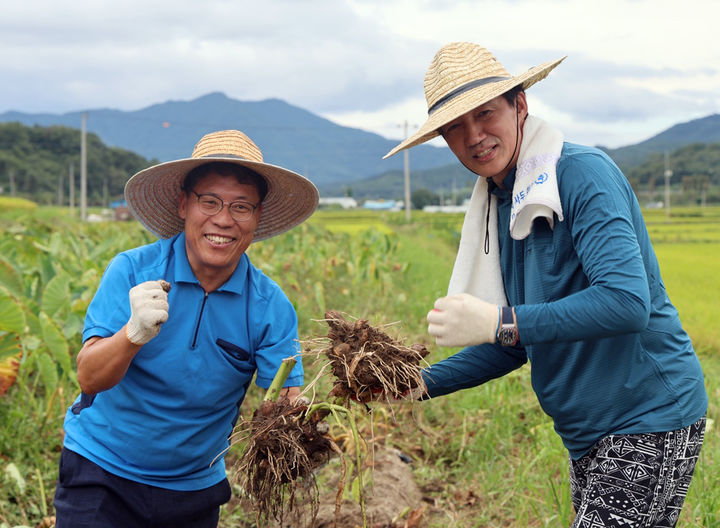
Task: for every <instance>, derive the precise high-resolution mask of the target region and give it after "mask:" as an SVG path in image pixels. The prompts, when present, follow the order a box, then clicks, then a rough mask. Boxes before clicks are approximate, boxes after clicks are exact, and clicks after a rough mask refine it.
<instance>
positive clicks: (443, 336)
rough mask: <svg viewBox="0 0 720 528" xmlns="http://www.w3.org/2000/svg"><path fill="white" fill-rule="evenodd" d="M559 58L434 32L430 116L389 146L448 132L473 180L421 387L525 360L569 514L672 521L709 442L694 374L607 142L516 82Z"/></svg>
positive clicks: (581, 518)
mask: <svg viewBox="0 0 720 528" xmlns="http://www.w3.org/2000/svg"><path fill="white" fill-rule="evenodd" d="M562 60H563V59H558V60H554V61H549V62H546V63H544V64H541V65H540V66H537V67H534V68H531V69H529V70H528V71H526V72H525V73H522V74H520V75H517V76H512V75H510V74H509V73H508V72H507V71H506V70H505V68H504V67H503V66H502V64H500V62H499V61H497V59H496V58H495V57H494V56H493V55H492V54H491V53H490V52H489V51H488V50H486V49H485V48H482V47H480V46H478V45H476V44H472V43H467V42H455V43H452V44H448V45H446V46H443V47H442V48H441V49H440V50H439V51H438V53H437V54H436V55H435V58H434V59H433V61H432V62H431V64H430V67H429V68H428V71H427V74H426V77H425V95H426V98H427V103H428V114H429V115H428V120H427V122H426V123H425V124H424V125H423V126H422V127H421V128H420V129H419V130H418V132H417V133H416V134H414V135H413V136H412V137H410V138H408V139H407V140H405V141H403V142H402V143H401V144H400V145H398V146H397V147H396V148H395V149H393V150H392V151H391V152H390V153H388V155H392V154H394V153H396V152H398V151H399V150H402V149H405V148H410V147H412V146H414V145H418V144H420V143H423V142H424V141H427V140H429V139H431V138H432V137H435V136H437V135H442V137H443V138H444V139H445V141H446V142H447V144H448V146H449V147H450V149H451V150H452V151H453V153H454V154H455V155H456V156H457V158H458V159H459V160H460V162H462V163H463V164H464V165H465V166H466V167H467V168H468V169H469V170H471V171H472V172H474V173H475V174H477V175H478V176H480V177H479V178H478V180H477V183H476V186H475V189H474V191H473V194H472V197H471V200H470V205H469V208H468V212H467V214H466V216H465V221H464V224H463V230H462V235H461V240H460V247H459V249H458V254H457V258H456V261H455V266H454V269H453V273H452V276H451V279H450V285H449V288H448V296H446V297H442V298H440V299H438V300H437V301H436V302H435V304H434V307H433V309H432V310H431V311H430V312H429V313H428V316H427V320H428V323H429V324H428V331H429V333H430V334H431V335H433V336H434V337H435V339H436V342H437V344H438V345H441V346H448V347H464V348H463V349H462V350H460V351H459V352H457V353H456V354H455V355H453V356H451V357H449V358H447V359H446V360H444V361H440V362H439V363H437V364H435V365H432V366H431V367H430V368H428V369H426V370H425V371H424V373H423V377H424V380H425V382H426V385H427V386H426V388H425V391H426V394H425V396H426V397H435V396H440V395H443V394H447V393H450V392H453V391H456V390H460V389H465V388H469V387H474V386H477V385H480V384H481V383H485V382H486V381H489V380H491V379H494V378H497V377H500V376H503V375H504V374H507V373H508V372H511V371H512V370H515V369H517V368H520V367H521V366H522V365H523V364H525V363H526V362H527V361H530V363H531V364H532V369H531V377H532V386H533V389H534V391H535V393H536V394H537V397H538V401H539V402H540V405H541V406H542V408H543V410H544V411H545V412H546V413H547V414H548V415H550V416H551V417H552V419H553V421H554V424H555V430H556V431H557V433H558V434H559V435H560V437H561V438H562V440H563V443H564V444H565V446H566V447H567V449H568V451H569V454H570V483H571V491H572V501H573V505H574V506H575V509H576V517H575V521H574V523H573V527H575V528H579V527H582V526H593V527H606V526H607V527H609V526H633V527H635V528H640V527H651V526H652V527H671V526H675V524H676V523H677V520H678V517H679V515H680V511H681V508H682V505H683V502H684V499H685V495H686V493H687V490H688V486H689V485H690V480H691V478H692V474H693V470H694V468H695V464H696V461H697V458H698V455H699V452H700V448H701V446H702V442H703V435H704V430H705V413H706V410H707V404H708V398H707V394H706V392H705V387H704V380H703V373H702V369H701V367H700V363H699V361H698V358H697V356H696V355H695V352H694V350H693V347H692V344H691V342H690V339H689V338H688V335H687V334H686V333H685V331H684V330H683V328H682V325H681V323H680V318H679V316H678V312H677V310H676V309H675V307H674V306H673V305H672V303H671V302H670V300H669V298H668V295H667V293H666V291H665V286H664V284H663V282H662V279H661V277H660V269H659V266H658V262H657V258H656V257H655V253H654V251H653V248H652V245H651V243H650V239H649V236H648V232H647V230H646V228H645V224H644V221H643V218H642V214H641V211H640V207H639V205H638V203H637V200H636V199H635V195H634V194H633V191H632V189H631V187H630V185H629V184H628V182H627V180H626V178H625V177H624V176H623V174H622V173H621V172H620V170H619V169H618V168H617V166H616V165H615V164H614V163H613V162H612V161H611V160H610V158H608V157H607V156H606V155H605V154H604V153H603V152H601V151H599V150H597V149H593V148H588V147H584V146H580V145H574V144H571V143H567V142H565V141H564V138H563V136H562V134H561V133H560V132H559V131H557V130H555V129H554V128H553V127H551V126H550V125H549V124H547V123H545V122H544V121H542V120H540V119H538V118H537V117H535V116H531V115H528V104H527V99H526V97H525V91H524V90H525V89H527V88H529V87H530V86H532V85H533V84H534V83H536V82H538V81H540V80H542V79H544V78H545V77H546V76H547V75H548V74H549V72H550V71H551V70H552V69H553V68H555V67H556V66H557V65H558V64H560V62H562Z"/></svg>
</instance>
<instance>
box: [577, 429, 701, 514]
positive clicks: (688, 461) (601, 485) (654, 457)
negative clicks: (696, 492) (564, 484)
mask: <svg viewBox="0 0 720 528" xmlns="http://www.w3.org/2000/svg"><path fill="white" fill-rule="evenodd" d="M704 435H705V417H703V418H701V419H700V420H698V421H697V422H695V423H694V424H692V425H691V426H689V427H686V428H684V429H678V430H677V431H669V432H665V433H647V434H628V435H626V434H620V435H610V436H608V437H606V438H603V439H602V440H600V441H599V442H598V443H597V444H595V446H593V448H592V449H591V450H590V452H589V453H588V454H587V455H585V456H584V457H582V458H580V459H579V460H572V459H571V460H570V489H571V492H572V501H573V505H574V506H575V511H576V512H577V515H576V517H575V522H573V525H572V528H607V527H610V526H617V527H627V528H651V527H652V528H672V527H674V526H675V524H676V523H677V521H678V518H679V517H680V510H681V509H682V506H683V502H684V501H685V495H686V494H687V491H688V487H689V486H690V479H691V478H692V475H693V471H694V470H695V463H696V462H697V458H698V455H699V454H700V448H701V447H702V443H703V438H704Z"/></svg>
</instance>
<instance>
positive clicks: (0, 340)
mask: <svg viewBox="0 0 720 528" xmlns="http://www.w3.org/2000/svg"><path fill="white" fill-rule="evenodd" d="M20 352H22V345H21V344H20V337H19V336H18V335H17V334H5V335H3V336H0V361H2V360H3V359H5V358H9V357H13V356H17V355H18V354H19V353H20Z"/></svg>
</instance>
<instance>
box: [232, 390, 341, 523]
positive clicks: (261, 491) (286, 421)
mask: <svg viewBox="0 0 720 528" xmlns="http://www.w3.org/2000/svg"><path fill="white" fill-rule="evenodd" d="M307 410H308V406H307V405H305V404H303V403H300V404H295V403H290V402H289V401H288V399H287V398H281V399H280V400H278V401H276V402H273V401H264V402H263V403H262V404H261V406H260V407H259V408H258V409H257V410H256V411H255V413H254V414H253V418H252V421H251V422H250V441H249V442H248V447H247V449H246V450H245V452H244V453H243V454H242V456H241V458H240V460H239V462H238V466H237V469H238V471H237V475H238V482H239V484H240V486H241V487H242V488H243V489H244V490H245V492H246V493H247V495H248V497H249V498H250V499H252V500H253V501H254V502H255V505H254V510H255V512H256V514H257V515H258V517H259V518H260V519H269V518H271V517H272V518H274V519H276V520H278V521H281V520H282V518H283V514H284V512H285V505H286V501H287V505H288V509H290V510H292V508H293V503H294V501H295V494H296V491H297V489H298V487H299V486H300V485H301V484H304V486H303V488H302V489H303V490H304V491H305V492H307V493H309V494H310V495H311V496H310V497H309V500H308V501H307V503H308V504H310V505H311V506H312V509H313V512H312V514H313V516H314V515H315V513H316V510H317V506H318V501H317V493H318V491H317V486H316V484H315V479H314V477H313V471H314V470H315V469H316V468H318V467H319V466H321V465H323V464H324V463H326V462H327V461H328V460H329V459H330V457H331V456H332V454H333V452H336V453H339V454H342V453H341V452H340V449H339V448H338V447H337V445H335V444H334V442H333V441H332V440H331V439H330V438H329V437H328V436H326V435H327V432H328V426H327V423H325V422H322V421H321V420H322V418H323V417H324V415H326V414H327V413H324V412H316V413H314V414H313V415H312V416H310V417H309V418H308V417H307Z"/></svg>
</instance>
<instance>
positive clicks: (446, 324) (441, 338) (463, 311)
mask: <svg viewBox="0 0 720 528" xmlns="http://www.w3.org/2000/svg"><path fill="white" fill-rule="evenodd" d="M427 321H428V323H429V324H428V333H429V334H430V335H432V336H435V342H436V343H437V344H438V345H440V346H453V347H460V346H469V345H480V344H483V343H494V342H495V340H496V339H497V330H498V325H499V324H500V308H499V307H498V306H497V305H496V304H490V303H488V302H485V301H482V300H480V299H478V298H477V297H473V296H472V295H469V294H467V293H460V294H457V295H449V296H447V297H441V298H439V299H438V300H437V301H435V307H434V308H433V309H432V310H430V312H429V313H428V315H427Z"/></svg>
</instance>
